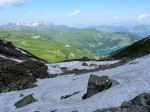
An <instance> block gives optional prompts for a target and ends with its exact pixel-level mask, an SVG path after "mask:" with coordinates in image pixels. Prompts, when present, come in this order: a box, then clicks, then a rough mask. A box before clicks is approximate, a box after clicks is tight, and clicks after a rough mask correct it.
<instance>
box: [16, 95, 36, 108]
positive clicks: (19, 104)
mask: <svg viewBox="0 0 150 112" xmlns="http://www.w3.org/2000/svg"><path fill="white" fill-rule="evenodd" d="M32 95H33V94H29V95H28V96H25V97H24V98H23V99H21V100H19V101H18V102H16V103H15V106H16V108H20V107H23V106H26V105H28V104H31V103H33V102H35V101H36V100H35V99H34V98H33V96H32Z"/></svg>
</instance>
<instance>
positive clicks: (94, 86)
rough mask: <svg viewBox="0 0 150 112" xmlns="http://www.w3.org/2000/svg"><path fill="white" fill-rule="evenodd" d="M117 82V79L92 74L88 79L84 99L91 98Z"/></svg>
mask: <svg viewBox="0 0 150 112" xmlns="http://www.w3.org/2000/svg"><path fill="white" fill-rule="evenodd" d="M117 84H118V82H117V81H115V80H111V79H109V78H108V77H107V76H96V75H92V74H91V75H90V78H89V81H88V87H87V93H86V94H85V95H84V96H83V97H82V99H86V98H89V97H91V96H93V95H95V94H97V93H99V92H102V91H104V90H106V89H109V88H111V87H112V86H115V85H117Z"/></svg>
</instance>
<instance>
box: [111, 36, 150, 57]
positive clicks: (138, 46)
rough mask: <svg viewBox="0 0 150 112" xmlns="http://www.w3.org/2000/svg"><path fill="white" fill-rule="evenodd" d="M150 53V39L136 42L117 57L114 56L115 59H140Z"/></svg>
mask: <svg viewBox="0 0 150 112" xmlns="http://www.w3.org/2000/svg"><path fill="white" fill-rule="evenodd" d="M149 53H150V37H147V38H145V39H142V40H140V41H138V42H135V43H134V44H132V45H131V46H129V47H127V48H126V49H125V50H123V51H121V52H120V53H118V54H117V55H115V56H113V57H114V58H117V59H121V58H124V57H126V58H135V57H140V56H143V55H146V54H149Z"/></svg>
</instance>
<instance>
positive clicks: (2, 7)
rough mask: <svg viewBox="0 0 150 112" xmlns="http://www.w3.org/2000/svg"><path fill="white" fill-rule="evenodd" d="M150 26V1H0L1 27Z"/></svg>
mask: <svg viewBox="0 0 150 112" xmlns="http://www.w3.org/2000/svg"><path fill="white" fill-rule="evenodd" d="M14 22H48V23H54V24H65V25H98V24H113V23H123V22H124V23H125V22H139V23H150V0H0V25H3V24H7V23H14Z"/></svg>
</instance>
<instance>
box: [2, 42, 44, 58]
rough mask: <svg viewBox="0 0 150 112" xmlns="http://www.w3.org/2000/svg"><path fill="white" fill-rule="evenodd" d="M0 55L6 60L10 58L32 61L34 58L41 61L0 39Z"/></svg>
mask: <svg viewBox="0 0 150 112" xmlns="http://www.w3.org/2000/svg"><path fill="white" fill-rule="evenodd" d="M1 54H2V55H4V56H6V57H8V58H9V57H11V58H17V59H22V60H32V58H34V59H36V60H42V59H39V58H38V57H36V56H34V55H32V54H31V53H29V52H28V51H26V50H23V49H21V48H16V47H15V46H14V45H13V44H12V43H11V42H5V41H3V40H1V39H0V55H1ZM42 61H45V60H42Z"/></svg>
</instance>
